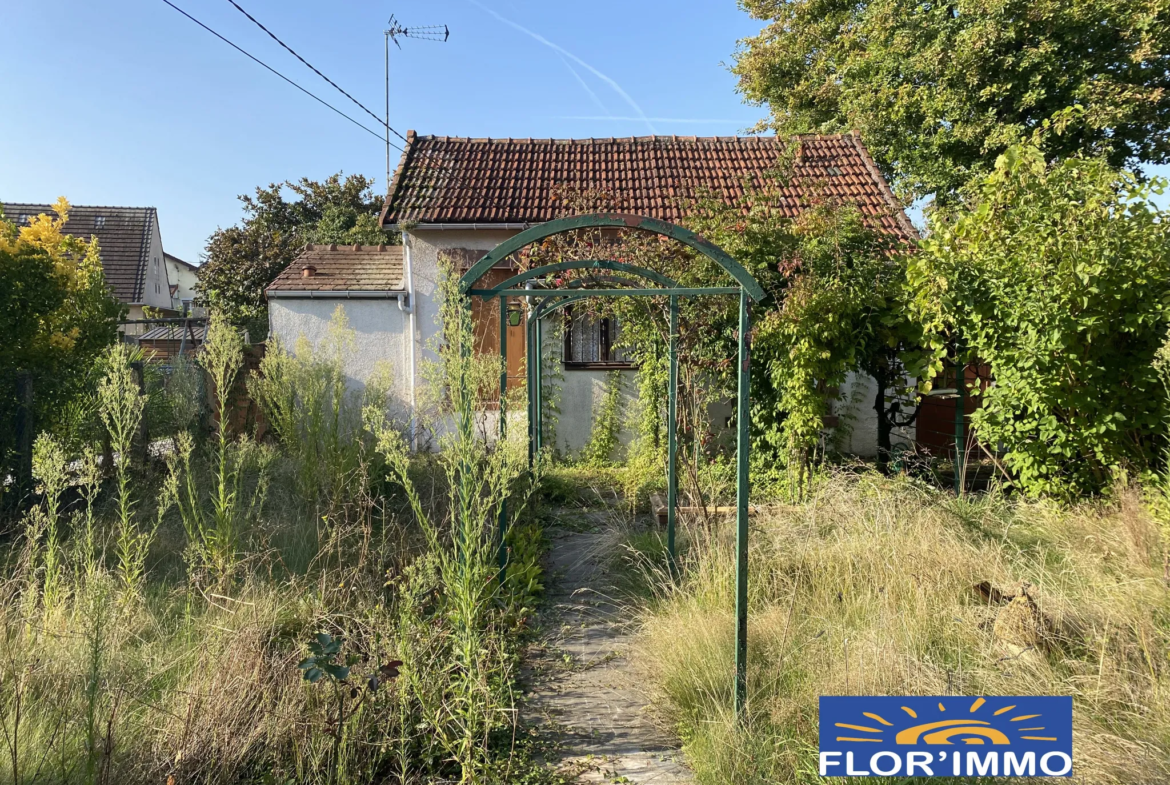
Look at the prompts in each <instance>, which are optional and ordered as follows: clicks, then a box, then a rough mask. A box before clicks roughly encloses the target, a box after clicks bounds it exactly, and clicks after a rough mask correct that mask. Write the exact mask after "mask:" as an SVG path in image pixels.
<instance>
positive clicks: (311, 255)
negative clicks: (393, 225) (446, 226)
mask: <svg viewBox="0 0 1170 785" xmlns="http://www.w3.org/2000/svg"><path fill="white" fill-rule="evenodd" d="M306 267H312V268H314V269H313V274H312V275H310V276H306V275H305V274H304V270H305V268H306ZM402 289H403V276H402V246H401V245H306V246H305V250H303V251H301V255H300V256H298V257H297V258H296V259H295V260H294V261H293V263H292V264H290V265H289V266H288V267H286V268H284V270H283V271H282V272H281V273H280V275H278V276H276V280H275V281H273V282H272V283H271V284H270V285H269V286H268V290H267V291H268V292H269V293H270V294H271V293H273V292H277V293H279V292H397V291H402Z"/></svg>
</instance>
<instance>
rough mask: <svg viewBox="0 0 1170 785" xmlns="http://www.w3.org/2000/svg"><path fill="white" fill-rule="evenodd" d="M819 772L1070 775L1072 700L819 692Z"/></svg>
mask: <svg viewBox="0 0 1170 785" xmlns="http://www.w3.org/2000/svg"><path fill="white" fill-rule="evenodd" d="M820 774H821V776H822V777H1071V776H1072V698H1071V697H1026V696H1020V697H994V698H993V697H988V698H980V697H966V698H964V697H956V696H954V695H945V696H930V697H921V696H918V697H907V698H888V697H881V698H878V697H873V698H869V697H844V696H822V697H821V706H820Z"/></svg>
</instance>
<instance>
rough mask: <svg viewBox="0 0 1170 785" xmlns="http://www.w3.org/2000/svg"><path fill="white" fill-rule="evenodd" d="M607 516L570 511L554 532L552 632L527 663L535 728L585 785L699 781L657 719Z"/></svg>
mask: <svg viewBox="0 0 1170 785" xmlns="http://www.w3.org/2000/svg"><path fill="white" fill-rule="evenodd" d="M608 515H609V513H605V512H600V513H599V512H577V511H573V512H566V513H564V515H563V517H562V520H565V521H566V522H569V523H571V525H572V529H573V530H569V529H567V528H556V529H552V530H550V532H549V537H550V539H551V541H552V547H551V549H550V552H549V555H548V562H547V564H546V570H547V572H546V574H547V575H548V581H547V583H548V605H547V607H546V609H545V611H544V612H543V613H542V614H541V629H542V630H543V631H544V632H543V636H542V638H541V639H540V641H539V643H537V644H535V645H534V646H532V647H530V650H529V653H528V657H527V666H526V667H527V670H528V694H527V698H526V700H525V704H524V709H523V711H524V714H525V717H524V718H525V720H526V723H527V724H528V725H529V726H534V727H536V728H538V729H539V730H540V731H541V735H542V736H544V737H545V738H546V739H547V740H549V741H551V745H550V747H551V751H550V752H549V753H547V754H546V762H547V763H549V764H550V765H552V766H555V767H556V768H557V769H558V770H559V771H561V772H562V773H564V774H566V775H568V776H570V777H575V778H576V780H575V781H576V782H582V783H592V782H597V783H602V782H605V783H613V782H617V783H637V785H672V784H673V783H691V782H693V781H694V780H693V778H692V776H691V774H690V772H689V771H688V770H687V769H686V768H685V766H684V765H683V763H682V753H681V752H680V750H679V744H678V741H677V740H676V739H674V738H672V737H671V736H670V735H669V734H668V733H666V732H664V731H663V730H662V729H661V728H660V727H659V726H657V725H656V724H655V723H654V722H653V721H652V718H651V717H650V716H649V714H648V702H649V700H648V698H647V696H646V694H645V691H644V689H642V685H644V684H645V683H646V679H645V678H644V677H642V676H641V675H640V674H639V673H638V672H637V671H636V668H635V666H634V665H633V664H632V663H631V661H630V659H629V657H628V655H629V653H630V647H631V645H632V639H633V634H632V631H631V629H630V626H631V625H630V619H629V615H628V613H626V612H625V611H624V610H623V609H622V607H621V606H620V604H619V603H618V602H616V601H615V599H614V595H615V593H616V590H615V587H614V578H613V575H612V574H611V573H610V571H609V569H608V568H607V563H608V561H609V560H610V559H612V557H613V556H614V555H615V553H614V549H615V548H616V547H618V546H617V545H616V537H615V536H614V535H613V534H612V531H611V530H610V527H607V526H606V523H607V520H606V518H607V516H608Z"/></svg>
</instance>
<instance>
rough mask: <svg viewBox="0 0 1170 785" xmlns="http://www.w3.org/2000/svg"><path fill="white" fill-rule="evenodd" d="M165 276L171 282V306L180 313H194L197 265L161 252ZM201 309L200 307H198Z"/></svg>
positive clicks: (197, 276) (197, 278) (197, 281)
mask: <svg viewBox="0 0 1170 785" xmlns="http://www.w3.org/2000/svg"><path fill="white" fill-rule="evenodd" d="M163 258H164V259H165V260H166V264H167V277H168V278H169V279H170V282H171V308H173V309H174V310H176V311H178V312H179V313H180V314H194V312H195V310H196V309H195V307H194V302H195V285H196V284H197V283H199V265H197V264H191V263H190V262H184V261H183V260H182V259H180V258H179V257H177V256H172V255H171V254H169V253H165V252H164V253H163ZM198 310H202V309H198Z"/></svg>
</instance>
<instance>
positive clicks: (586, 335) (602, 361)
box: [565, 308, 634, 368]
mask: <svg viewBox="0 0 1170 785" xmlns="http://www.w3.org/2000/svg"><path fill="white" fill-rule="evenodd" d="M566 311H567V314H566V318H565V367H567V368H633V367H634V363H633V361H632V360H631V359H630V358H629V357H628V356H627V355H626V353H625V350H624V349H622V348H620V347H619V346H618V344H619V343H620V339H621V324H620V323H619V322H618V321H617V320H616V319H610V318H601V317H597V316H594V315H593V314H589V313H581V312H577V313H574V312H573V310H572V309H571V308H570V309H566Z"/></svg>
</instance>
